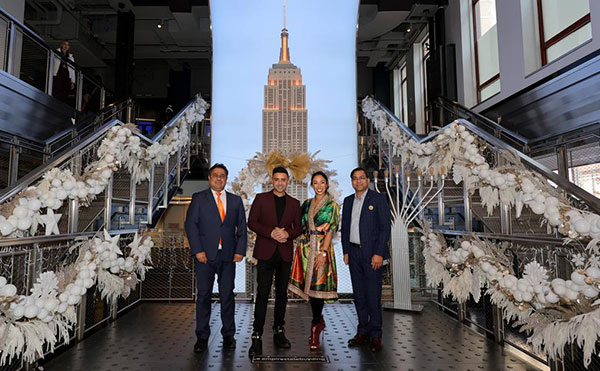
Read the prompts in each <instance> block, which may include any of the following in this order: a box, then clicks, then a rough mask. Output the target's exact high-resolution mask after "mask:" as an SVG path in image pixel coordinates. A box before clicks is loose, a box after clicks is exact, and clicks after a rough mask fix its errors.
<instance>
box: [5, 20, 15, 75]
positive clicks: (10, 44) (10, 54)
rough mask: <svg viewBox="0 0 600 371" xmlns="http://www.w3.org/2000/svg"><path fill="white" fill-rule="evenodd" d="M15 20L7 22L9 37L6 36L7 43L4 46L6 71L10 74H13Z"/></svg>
mask: <svg viewBox="0 0 600 371" xmlns="http://www.w3.org/2000/svg"><path fill="white" fill-rule="evenodd" d="M15 30H16V28H15V22H13V21H10V23H9V37H8V45H7V47H6V49H7V51H6V57H7V61H6V72H8V73H9V74H10V75H12V74H13V69H14V64H15V32H16V31H15Z"/></svg>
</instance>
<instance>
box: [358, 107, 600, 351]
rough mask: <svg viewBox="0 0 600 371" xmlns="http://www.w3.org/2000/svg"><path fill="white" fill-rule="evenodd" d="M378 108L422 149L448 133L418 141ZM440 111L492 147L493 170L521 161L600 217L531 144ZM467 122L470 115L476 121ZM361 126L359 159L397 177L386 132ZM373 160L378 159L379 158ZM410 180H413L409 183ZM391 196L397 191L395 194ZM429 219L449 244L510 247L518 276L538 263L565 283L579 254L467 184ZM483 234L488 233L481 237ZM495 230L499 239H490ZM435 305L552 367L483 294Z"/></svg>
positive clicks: (445, 196)
mask: <svg viewBox="0 0 600 371" xmlns="http://www.w3.org/2000/svg"><path fill="white" fill-rule="evenodd" d="M376 104H377V106H378V107H379V108H381V109H382V110H383V111H384V112H385V113H386V116H387V119H388V121H390V122H393V123H396V124H397V125H398V127H399V128H400V129H401V131H402V132H403V133H404V134H405V135H406V136H407V137H408V138H411V139H413V140H415V141H417V142H419V143H423V142H427V141H430V140H432V139H434V138H435V137H436V136H437V135H438V134H439V133H440V132H442V131H443V130H444V129H445V127H442V128H441V129H439V130H437V131H435V132H433V133H431V134H429V135H428V136H426V137H424V138H420V137H418V136H417V135H415V134H414V133H413V132H412V131H411V130H410V129H409V128H408V127H407V126H406V125H405V124H404V123H402V122H401V121H400V120H399V119H398V118H397V117H395V116H394V115H393V114H392V113H391V112H390V111H389V109H387V108H386V107H385V106H383V105H382V104H380V103H379V102H376ZM440 107H441V109H443V110H444V111H445V112H446V116H444V117H447V114H448V113H449V112H450V113H452V118H453V119H458V122H459V123H460V124H461V125H463V126H465V127H466V128H467V129H468V130H470V131H471V132H472V133H473V134H474V135H476V136H478V137H479V138H481V139H482V140H483V141H484V142H485V144H486V149H485V152H484V153H483V154H484V157H485V158H486V161H487V162H488V163H489V164H490V168H494V167H496V166H502V165H505V164H509V163H511V162H512V161H515V159H517V160H516V161H520V162H521V163H523V164H524V165H525V166H526V167H527V168H528V169H530V170H532V171H533V172H535V173H536V174H538V175H539V176H540V177H542V178H544V179H546V180H547V181H548V182H549V184H552V185H554V186H555V187H556V189H557V191H559V192H562V193H563V194H564V195H565V196H566V197H567V199H568V200H569V202H570V203H571V204H572V205H574V206H576V207H578V208H582V207H583V208H587V209H588V210H590V211H593V212H595V213H600V200H599V199H598V198H596V197H594V196H593V195H591V194H590V193H588V192H587V191H585V190H584V189H582V188H580V187H579V186H577V185H576V184H574V183H572V182H570V181H569V180H568V179H566V178H565V177H562V176H560V175H559V174H557V173H555V172H554V171H552V170H551V169H549V168H548V167H547V166H545V165H543V164H542V163H540V162H539V161H537V160H536V159H533V158H531V157H530V156H528V155H527V154H526V153H524V152H523V151H521V150H519V148H521V149H523V150H529V149H530V147H529V145H530V143H529V142H528V141H527V140H526V139H525V138H523V137H521V136H519V135H518V134H515V133H512V132H510V131H509V130H507V129H505V128H502V127H501V126H500V125H498V124H496V123H494V122H493V121H490V120H489V119H487V118H485V117H483V116H480V115H477V114H473V113H472V112H470V111H468V110H466V109H465V108H464V107H461V106H453V105H451V104H450V103H449V101H447V100H440ZM360 112H362V111H360ZM463 117H469V118H471V119H473V120H474V122H471V121H470V120H467V119H465V118H463ZM359 122H360V123H361V131H362V133H364V135H363V137H361V143H363V146H361V149H362V150H363V151H369V153H366V154H365V153H363V154H361V158H363V159H364V158H367V159H369V158H371V160H372V161H373V160H376V161H375V162H378V166H379V168H380V170H387V175H388V176H389V177H391V175H392V174H394V173H395V172H397V171H398V168H399V166H400V164H402V159H401V158H400V157H399V156H394V155H393V151H392V150H391V148H390V147H389V146H388V145H387V144H386V143H384V141H383V138H382V137H381V136H380V133H379V132H377V130H376V129H375V128H374V127H371V128H368V127H365V125H372V124H370V123H368V122H367V120H365V119H364V118H359ZM364 143H370V145H364ZM374 143H376V144H374ZM596 145H597V142H596ZM374 147H375V148H376V149H377V150H376V151H374V150H373V148H374ZM374 157H376V158H375V159H374ZM447 171H448V174H447V175H446V185H448V183H453V182H452V181H451V179H452V173H451V169H447ZM407 176H410V180H409V179H408V178H407ZM401 178H402V179H403V181H402V185H401V188H400V191H402V189H415V188H417V187H416V183H417V182H421V183H420V184H421V185H423V184H425V182H427V186H428V187H429V181H428V180H417V179H418V177H417V175H416V172H414V171H410V170H407V169H402V176H401ZM439 186H440V185H439V184H433V189H434V191H433V192H432V193H433V194H435V191H436V190H437V189H439V188H438V187H439ZM390 190H391V192H396V190H395V189H393V188H392V189H390ZM417 198H419V197H417ZM450 214H453V215H455V216H457V217H455V218H454V220H453V222H454V223H453V225H452V226H450V225H449V224H450V223H449V217H450ZM423 218H425V219H427V218H429V219H430V220H431V221H432V226H433V228H434V229H435V230H437V231H438V232H440V233H443V234H445V235H446V237H447V239H448V240H453V239H455V238H457V237H460V236H466V235H472V234H475V235H477V236H478V237H480V238H485V239H489V240H494V241H498V242H503V243H505V244H507V250H506V251H508V252H509V254H511V256H512V260H513V266H514V267H515V270H516V271H517V272H520V271H522V269H523V266H524V265H525V264H526V263H528V262H531V261H534V260H535V261H538V262H539V263H540V264H541V265H542V266H544V267H546V268H547V269H548V271H549V272H551V275H552V277H551V278H563V279H567V278H569V276H570V274H571V273H572V270H573V267H572V265H571V263H570V261H569V256H570V252H572V251H573V250H574V249H579V248H581V247H580V246H576V244H572V245H564V240H563V239H562V238H561V236H559V235H557V234H555V233H556V232H554V231H552V230H549V229H547V227H546V226H540V221H541V216H540V215H536V214H534V213H533V212H532V211H531V210H529V208H527V207H525V208H523V210H522V213H521V216H520V218H519V219H517V218H516V217H515V215H513V213H512V210H511V208H510V205H506V204H504V203H502V202H501V203H500V206H499V207H497V208H496V209H495V210H494V212H493V214H492V215H487V211H486V210H485V209H484V208H483V207H482V205H481V199H480V195H479V192H478V190H476V191H475V192H474V193H473V194H471V193H470V192H469V190H468V189H466V188H465V187H464V184H461V185H459V186H458V187H445V188H443V189H442V191H441V192H440V193H439V196H438V199H437V200H436V202H434V203H432V206H430V207H429V208H428V209H427V210H425V212H424V215H423ZM452 229H454V230H452ZM484 231H486V232H487V233H483V232H484ZM492 231H493V232H494V233H490V232H492ZM413 248H414V249H416V252H412V253H411V254H412V258H411V267H415V269H411V278H412V281H413V282H414V284H413V290H414V291H419V292H421V293H422V292H423V291H424V290H423V287H422V286H421V285H420V284H419V282H422V277H421V275H422V274H423V273H422V271H423V270H422V268H421V267H422V266H423V264H424V261H423V256H422V253H420V251H421V250H422V248H423V246H422V243H421V242H420V241H418V238H417V239H416V241H415V244H414V247H413ZM439 292H441V291H439ZM436 302H437V303H438V304H439V305H440V307H442V308H444V309H445V310H447V311H448V312H449V313H451V314H452V315H454V316H455V317H456V318H457V319H458V320H459V321H461V322H464V323H467V324H470V325H472V326H474V327H475V328H478V329H480V330H481V331H483V332H484V333H488V334H490V336H493V337H494V339H495V340H496V341H497V342H499V343H508V344H510V345H512V346H514V347H516V348H517V349H519V350H521V351H522V352H524V353H526V354H527V355H529V356H531V357H533V358H535V359H537V360H539V361H541V362H546V360H545V358H544V356H543V355H540V354H535V353H534V352H533V351H532V348H531V346H530V345H529V344H527V343H526V339H525V337H524V335H523V334H521V333H520V332H519V331H518V329H515V328H513V327H512V326H511V325H512V323H505V322H504V320H503V317H502V314H501V312H500V310H499V309H498V308H497V307H496V306H494V305H492V304H491V303H490V302H489V298H487V297H486V296H485V295H482V299H481V301H480V302H479V303H475V302H473V301H469V302H467V303H466V304H458V303H457V302H455V301H453V300H452V299H449V298H442V297H441V294H439V297H438V299H437V300H436ZM507 325H508V326H507Z"/></svg>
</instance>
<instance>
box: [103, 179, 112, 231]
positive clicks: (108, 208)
mask: <svg viewBox="0 0 600 371" xmlns="http://www.w3.org/2000/svg"><path fill="white" fill-rule="evenodd" d="M112 196H113V177H112V176H111V177H110V179H109V180H108V184H107V185H106V190H105V191H104V228H105V229H106V230H107V231H110V230H111V227H112V220H111V218H112Z"/></svg>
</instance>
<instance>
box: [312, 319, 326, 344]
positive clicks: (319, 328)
mask: <svg viewBox="0 0 600 371" xmlns="http://www.w3.org/2000/svg"><path fill="white" fill-rule="evenodd" d="M324 329H325V320H324V319H323V316H321V321H320V322H319V323H318V324H316V325H315V324H314V323H312V322H311V324H310V337H309V338H308V343H309V345H310V350H317V349H319V337H320V336H321V332H323V330H324Z"/></svg>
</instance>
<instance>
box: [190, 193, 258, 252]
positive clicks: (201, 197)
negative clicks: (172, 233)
mask: <svg viewBox="0 0 600 371" xmlns="http://www.w3.org/2000/svg"><path fill="white" fill-rule="evenodd" d="M225 194H226V195H227V209H226V210H225V220H224V221H223V222H221V216H220V215H219V209H218V208H217V203H216V202H215V199H214V197H213V195H212V192H211V191H210V188H209V189H207V190H204V191H201V192H198V193H194V195H193V196H192V203H191V205H190V207H189V209H188V212H187V216H186V218H185V232H186V233H187V237H188V240H189V242H190V250H191V251H190V253H191V254H192V256H194V255H196V254H197V253H199V252H205V253H206V257H207V258H208V259H209V260H214V259H215V257H216V255H217V251H218V248H219V240H220V239H221V240H222V241H223V242H222V251H221V254H222V259H223V260H233V255H234V254H241V255H246V245H247V240H248V231H247V230H246V212H245V211H244V205H243V204H242V199H241V198H240V197H239V196H236V195H234V194H233V193H229V192H226V193H225ZM221 197H223V196H221Z"/></svg>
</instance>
